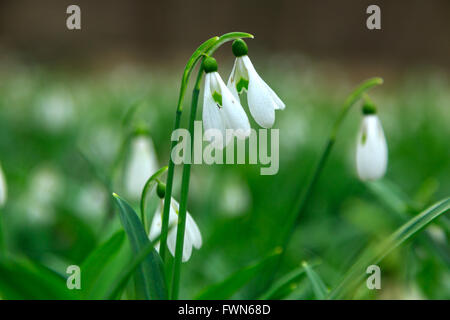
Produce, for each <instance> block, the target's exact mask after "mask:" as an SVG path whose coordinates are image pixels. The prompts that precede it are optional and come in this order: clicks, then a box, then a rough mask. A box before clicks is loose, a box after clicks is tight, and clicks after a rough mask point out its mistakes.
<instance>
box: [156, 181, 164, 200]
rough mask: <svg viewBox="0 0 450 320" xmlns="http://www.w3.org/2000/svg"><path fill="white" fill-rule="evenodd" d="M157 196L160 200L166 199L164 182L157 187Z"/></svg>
mask: <svg viewBox="0 0 450 320" xmlns="http://www.w3.org/2000/svg"><path fill="white" fill-rule="evenodd" d="M156 194H157V195H158V197H159V198H160V199H164V196H165V195H166V184H165V183H162V182H158V185H157V186H156Z"/></svg>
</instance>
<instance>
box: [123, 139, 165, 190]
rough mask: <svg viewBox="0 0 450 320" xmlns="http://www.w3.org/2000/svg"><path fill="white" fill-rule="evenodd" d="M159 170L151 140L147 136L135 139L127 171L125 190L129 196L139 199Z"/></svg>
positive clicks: (132, 143) (132, 142)
mask: <svg viewBox="0 0 450 320" xmlns="http://www.w3.org/2000/svg"><path fill="white" fill-rule="evenodd" d="M158 169H159V168H158V161H157V158H156V154H155V148H154V146H153V142H152V140H151V138H150V137H149V136H146V135H138V136H136V137H134V138H133V140H132V141H131V150H130V158H129V159H128V163H127V167H126V171H125V188H126V190H127V193H128V195H129V196H130V197H132V198H133V199H139V198H140V196H141V193H142V189H143V188H144V185H145V183H146V182H147V180H148V178H150V176H151V175H152V174H154V173H155V172H156V171H157V170H158Z"/></svg>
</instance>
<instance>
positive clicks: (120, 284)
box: [105, 226, 173, 300]
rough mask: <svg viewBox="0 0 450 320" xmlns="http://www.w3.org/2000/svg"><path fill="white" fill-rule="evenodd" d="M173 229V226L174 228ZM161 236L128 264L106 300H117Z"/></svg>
mask: <svg viewBox="0 0 450 320" xmlns="http://www.w3.org/2000/svg"><path fill="white" fill-rule="evenodd" d="M172 227H173V226H172ZM170 230H171V228H170V229H169V231H170ZM160 237H161V235H159V236H158V237H156V238H155V239H154V240H153V241H151V242H150V243H149V244H147V245H146V246H145V247H144V248H142V250H141V251H140V252H139V254H137V255H135V256H134V258H133V259H132V260H131V262H129V263H127V265H126V266H125V268H124V270H123V271H122V272H121V274H120V275H119V276H118V277H117V279H116V280H115V281H114V283H113V285H112V286H111V288H110V289H109V291H108V293H107V294H106V296H105V299H109V300H112V299H116V298H117V297H118V296H119V294H120V293H121V292H122V290H123V289H124V288H125V286H126V284H127V283H128V281H129V280H130V278H131V276H132V275H133V274H134V273H135V272H136V269H137V268H138V267H139V265H140V264H141V263H142V261H144V259H145V258H146V257H147V256H148V255H149V254H150V253H151V252H152V251H153V250H154V247H155V244H156V243H158V242H159V240H160Z"/></svg>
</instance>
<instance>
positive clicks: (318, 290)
mask: <svg viewBox="0 0 450 320" xmlns="http://www.w3.org/2000/svg"><path fill="white" fill-rule="evenodd" d="M302 266H303V268H304V269H305V271H306V275H307V277H308V279H309V282H311V285H312V288H313V291H314V294H315V296H316V298H317V299H319V300H323V299H325V297H326V296H327V294H328V289H327V286H326V285H325V283H323V281H322V279H321V278H320V276H319V275H318V274H317V272H316V271H314V269H313V268H312V267H311V266H310V265H309V264H308V263H307V262H306V261H303V262H302Z"/></svg>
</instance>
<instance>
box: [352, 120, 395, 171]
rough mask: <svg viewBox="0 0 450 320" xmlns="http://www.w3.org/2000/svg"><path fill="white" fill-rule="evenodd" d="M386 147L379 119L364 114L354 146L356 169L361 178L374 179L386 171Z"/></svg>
mask: <svg viewBox="0 0 450 320" xmlns="http://www.w3.org/2000/svg"><path fill="white" fill-rule="evenodd" d="M387 161H388V148H387V143H386V138H385V136H384V132H383V128H382V126H381V123H380V120H379V119H378V117H377V116H376V115H367V116H364V119H363V122H362V125H361V129H360V132H359V134H358V144H357V148H356V169H357V172H358V176H359V177H360V179H361V180H376V179H379V178H381V177H383V176H384V174H385V173H386V168H387Z"/></svg>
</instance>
